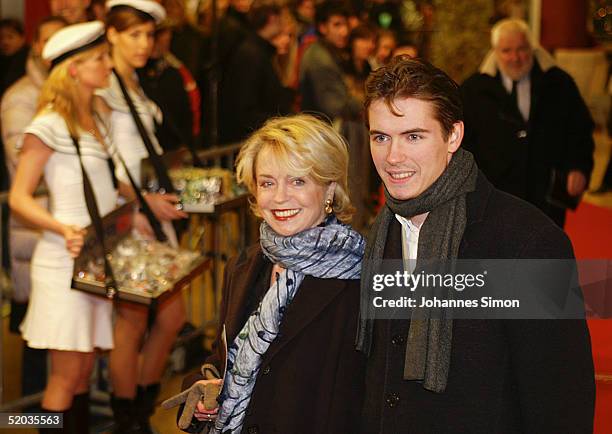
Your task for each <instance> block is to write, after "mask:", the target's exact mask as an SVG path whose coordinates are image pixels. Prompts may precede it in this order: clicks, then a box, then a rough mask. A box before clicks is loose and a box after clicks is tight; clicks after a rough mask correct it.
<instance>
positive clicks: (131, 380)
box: [99, 0, 187, 433]
mask: <svg viewBox="0 0 612 434" xmlns="http://www.w3.org/2000/svg"><path fill="white" fill-rule="evenodd" d="M106 6H107V9H108V10H107V15H106V27H107V38H108V41H109V43H110V45H111V55H112V59H113V63H114V67H115V73H114V74H113V75H112V76H111V80H110V86H109V87H108V88H106V89H104V90H103V91H101V92H100V93H99V95H100V96H102V97H103V98H104V100H105V101H106V103H107V104H108V106H109V107H110V108H111V110H112V114H111V120H112V125H113V142H114V143H115V145H116V146H117V149H118V151H119V153H120V154H121V155H122V157H123V159H124V160H125V162H126V166H127V169H128V170H129V171H130V174H131V175H132V177H133V178H134V179H135V181H136V182H137V183H139V182H140V179H141V177H140V164H141V160H142V159H143V158H148V157H149V151H148V149H147V146H146V144H145V142H144V140H143V138H142V137H141V135H140V132H139V129H138V126H137V124H136V121H135V119H134V117H133V115H132V113H131V111H130V108H129V104H128V100H127V98H126V96H125V95H124V93H123V91H122V89H121V84H123V86H124V88H125V89H126V92H127V94H128V96H129V99H130V100H131V102H132V103H133V106H134V109H135V111H136V113H137V114H138V118H139V119H140V122H141V123H142V125H143V127H144V130H145V133H146V134H147V136H148V138H149V140H150V145H151V146H152V148H153V149H152V150H153V151H155V152H156V153H157V154H159V155H160V154H162V148H161V147H160V146H159V143H158V142H157V139H156V138H155V134H154V131H155V126H154V125H155V121H157V122H159V123H161V122H160V121H161V115H162V114H161V112H160V110H159V108H158V107H157V106H156V105H155V104H154V103H153V102H152V101H151V100H149V99H148V98H147V97H146V95H145V94H144V91H143V90H142V88H141V86H140V84H139V82H138V77H137V75H136V72H135V70H136V69H137V68H141V67H143V66H144V65H145V64H146V63H147V60H148V59H149V56H150V55H151V51H152V50H153V44H154V33H155V25H156V23H159V22H160V21H161V20H163V19H164V17H165V10H164V8H163V7H162V6H161V5H159V4H158V3H156V2H154V1H151V0H110V1H108V2H107V3H106ZM117 175H118V177H119V179H122V180H126V179H127V174H126V172H125V170H124V169H123V168H122V167H120V168H119V170H118V173H117ZM145 199H146V200H147V202H148V204H149V205H150V207H151V209H152V210H153V212H154V213H155V214H156V216H157V217H158V218H159V219H160V220H161V221H162V226H163V227H164V232H165V233H166V235H167V236H168V239H169V240H171V242H172V241H174V242H175V243H176V234H175V233H174V230H173V228H172V225H171V222H170V220H173V219H179V218H185V217H187V215H186V214H185V213H183V212H182V211H179V210H177V208H176V206H175V205H176V202H177V201H178V198H177V197H176V196H175V195H173V194H161V193H148V194H147V195H146V196H145ZM148 317H149V310H148V308H147V307H145V306H134V305H133V304H130V303H121V302H119V303H118V304H117V316H116V318H115V331H114V337H115V348H114V349H113V351H112V352H111V356H110V374H111V381H112V384H113V396H112V398H111V406H112V409H113V413H114V416H115V423H116V430H117V432H121V433H124V432H129V430H131V429H137V430H139V432H143V433H149V432H152V431H151V427H150V424H149V417H150V416H151V415H152V414H153V412H154V408H155V402H156V398H157V396H158V394H159V382H160V378H161V375H162V373H163V371H164V368H165V365H166V361H167V358H168V355H169V353H170V350H171V348H172V346H173V344H174V341H175V340H176V336H177V334H178V332H179V330H180V329H181V327H182V325H183V323H184V322H185V317H186V314H185V306H184V302H183V298H182V296H181V294H180V293H175V294H173V295H172V296H171V297H169V298H168V299H165V300H164V301H162V302H161V303H159V304H158V306H157V310H156V314H155V320H154V322H153V324H152V326H151V328H150V330H148V331H147V320H148ZM140 360H142V362H140V363H139V361H140ZM134 424H136V425H137V426H136V427H134Z"/></svg>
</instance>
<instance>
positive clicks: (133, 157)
mask: <svg viewBox="0 0 612 434" xmlns="http://www.w3.org/2000/svg"><path fill="white" fill-rule="evenodd" d="M134 79H135V80H136V81H138V78H137V76H136V74H134ZM128 92H129V94H130V97H131V98H132V101H133V103H134V107H135V108H136V112H137V113H138V115H139V117H140V120H141V121H142V124H143V125H144V127H145V129H146V130H147V132H148V134H149V138H150V139H151V143H152V144H153V147H154V148H155V151H156V152H157V154H158V155H162V154H163V153H164V151H163V149H162V147H161V145H160V144H159V142H158V141H157V137H156V136H155V123H156V122H157V123H158V124H159V123H161V121H162V118H163V115H162V112H161V110H160V109H159V107H158V106H157V105H156V104H155V103H154V102H153V101H151V100H150V99H149V98H148V97H147V96H146V95H145V94H144V92H143V91H142V89H140V92H135V91H134V90H132V89H128ZM96 95H98V96H100V97H101V98H103V99H104V101H105V102H106V103H107V104H108V106H109V107H110V108H111V109H112V112H111V116H110V118H111V122H110V125H111V128H110V131H111V132H110V135H111V137H112V142H113V144H114V146H115V149H116V150H117V152H118V153H119V154H120V155H121V157H122V158H123V162H125V166H124V165H123V164H122V163H121V162H120V161H119V160H118V159H117V158H115V166H116V167H117V171H116V173H117V178H118V179H119V180H120V181H122V182H124V183H126V184H128V185H129V184H130V181H129V179H128V177H127V174H126V172H125V168H126V167H127V169H128V170H129V171H130V175H132V177H133V178H134V181H135V182H136V184H137V185H138V186H140V183H141V181H142V179H141V163H142V160H143V159H145V158H149V152H148V151H147V147H146V146H145V144H144V142H143V140H142V138H141V137H140V133H139V132H138V127H137V126H136V123H135V122H134V119H133V118H132V114H131V113H130V109H129V107H128V105H127V102H126V101H125V98H124V97H123V93H122V92H121V87H120V86H119V81H118V80H117V77H115V75H114V74H111V77H110V86H109V87H107V88H104V89H98V90H97V91H96ZM162 230H163V231H164V233H165V234H166V236H167V237H168V242H169V243H170V244H171V245H173V246H178V240H177V237H176V232H175V230H174V227H173V226H172V223H171V222H169V221H163V222H162Z"/></svg>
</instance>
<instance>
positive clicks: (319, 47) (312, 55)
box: [302, 41, 335, 65]
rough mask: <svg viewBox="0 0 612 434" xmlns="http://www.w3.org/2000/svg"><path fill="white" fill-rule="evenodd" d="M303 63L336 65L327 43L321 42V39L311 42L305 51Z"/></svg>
mask: <svg viewBox="0 0 612 434" xmlns="http://www.w3.org/2000/svg"><path fill="white" fill-rule="evenodd" d="M302 63H303V64H305V65H322V64H329V65H335V62H334V58H333V57H332V55H331V53H330V52H329V50H328V49H327V48H326V47H325V45H323V44H322V43H321V41H316V42H313V43H312V44H310V46H309V47H308V48H307V49H306V51H305V52H304V57H303V59H302Z"/></svg>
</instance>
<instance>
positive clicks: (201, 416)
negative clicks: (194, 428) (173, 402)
mask: <svg viewBox="0 0 612 434" xmlns="http://www.w3.org/2000/svg"><path fill="white" fill-rule="evenodd" d="M198 383H199V384H202V385H203V386H204V387H206V385H207V384H209V385H210V384H214V385H217V386H219V387H221V386H222V385H223V380H221V379H218V380H200V381H198ZM218 414H219V407H215V408H213V409H212V410H207V409H206V408H205V407H204V403H203V402H202V401H201V400H200V401H198V403H197V404H196V408H195V411H194V413H193V416H194V417H195V418H196V419H197V420H199V421H200V422H212V421H214V420H215V419H217V415H218Z"/></svg>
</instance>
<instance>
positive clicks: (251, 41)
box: [219, 33, 293, 143]
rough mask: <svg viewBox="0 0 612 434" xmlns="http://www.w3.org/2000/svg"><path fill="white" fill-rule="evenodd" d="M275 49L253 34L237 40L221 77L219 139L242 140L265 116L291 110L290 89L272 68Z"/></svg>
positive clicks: (265, 118) (278, 114) (291, 96)
mask: <svg viewBox="0 0 612 434" xmlns="http://www.w3.org/2000/svg"><path fill="white" fill-rule="evenodd" d="M275 54H276V48H275V47H274V46H273V45H272V44H270V43H269V42H268V41H266V40H265V39H263V38H262V37H260V36H259V35H257V34H255V33H251V34H249V35H247V36H246V38H245V39H244V40H243V41H242V42H241V43H240V45H239V46H238V49H237V50H236V51H235V52H234V53H233V54H232V57H231V60H230V62H229V64H228V67H227V69H226V71H225V73H224V76H223V77H222V79H221V94H220V99H219V101H220V125H219V126H220V130H219V133H220V141H221V142H222V143H230V142H236V141H240V140H242V139H245V138H246V137H247V136H248V135H249V134H250V133H251V132H253V131H255V130H256V129H257V128H259V127H260V126H261V125H262V124H263V123H264V122H265V121H266V120H267V119H269V118H271V117H274V116H281V115H286V114H288V113H289V112H290V110H291V103H292V101H293V91H292V90H290V89H289V88H286V87H284V86H283V84H282V83H281V81H280V79H279V77H278V75H277V74H276V71H275V70H274V67H273V58H274V56H275Z"/></svg>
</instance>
